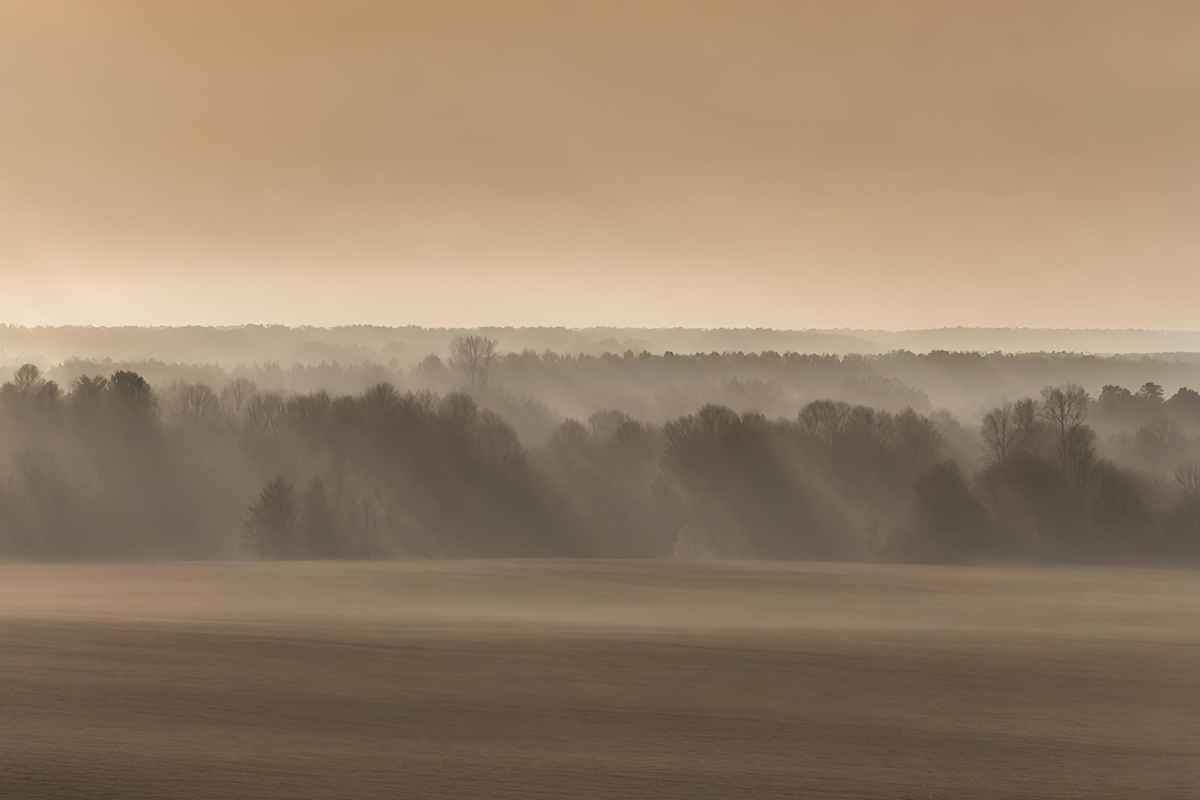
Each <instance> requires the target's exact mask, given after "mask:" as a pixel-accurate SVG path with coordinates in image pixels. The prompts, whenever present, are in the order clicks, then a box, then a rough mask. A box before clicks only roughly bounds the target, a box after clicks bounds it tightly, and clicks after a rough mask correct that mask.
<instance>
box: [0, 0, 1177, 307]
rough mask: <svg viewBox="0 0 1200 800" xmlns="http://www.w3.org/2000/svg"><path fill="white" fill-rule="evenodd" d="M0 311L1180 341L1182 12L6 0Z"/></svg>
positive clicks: (1107, 7) (434, 0)
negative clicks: (1056, 332) (986, 331)
mask: <svg viewBox="0 0 1200 800" xmlns="http://www.w3.org/2000/svg"><path fill="white" fill-rule="evenodd" d="M0 276H2V278H3V280H2V281H0V321H7V322H15V323H22V324H34V323H57V322H78V323H96V324H121V323H170V324H174V323H237V322H259V321H276V322H285V323H314V324H331V323H348V322H371V323H387V324H406V323H415V324H429V325H457V324H462V325H473V324H483V323H495V324H566V325H591V324H641V325H697V326H706V327H707V326H735V325H736V326H743V325H745V326H777V327H790V328H805V327H833V326H856V327H882V328H907V327H931V326H941V325H959V324H962V325H1042V326H1079V327H1082V326H1089V327H1091V326H1094V327H1153V328H1178V329H1195V328H1200V3H1198V2H1144V1H1143V0H1137V1H1136V2H1135V0H1120V2H1102V0H1079V1H1078V2H1053V0H1038V1H1037V2H1030V1H1027V0H1003V1H999V0H997V1H995V2H992V1H987V2H985V1H984V0H961V1H959V0H954V1H950V0H947V1H946V2H925V1H921V2H917V1H916V0H886V1H885V0H880V1H879V2H853V1H852V0H830V2H802V1H801V0H782V1H780V2H765V1H762V0H737V2H720V3H718V2H703V1H702V0H689V1H688V2H679V1H676V0H669V1H663V2H653V0H646V1H645V2H624V1H621V2H571V0H553V1H549V0H547V1H546V2H509V0H477V1H476V2H455V0H430V2H381V1H375V0H327V1H326V2H305V1H304V0H238V1H237V2H233V1H232V0H0Z"/></svg>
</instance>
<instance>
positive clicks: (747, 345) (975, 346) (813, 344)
mask: <svg viewBox="0 0 1200 800" xmlns="http://www.w3.org/2000/svg"><path fill="white" fill-rule="evenodd" d="M475 332H478V333H482V334H485V335H487V336H490V337H492V338H494V339H496V340H498V341H499V343H500V349H501V350H502V351H522V350H527V349H530V350H536V351H539V352H540V351H544V350H552V351H555V352H558V353H565V354H588V355H600V354H602V353H617V354H623V353H626V352H633V353H635V354H636V353H641V352H650V353H666V352H674V353H680V354H690V353H708V352H737V351H740V352H765V351H775V352H781V353H782V352H800V353H818V354H829V355H838V356H844V355H850V354H878V353H887V352H891V351H896V350H908V351H912V352H914V353H928V352H931V351H935V350H949V351H963V352H972V351H976V352H988V353H991V352H1004V353H1031V352H1073V353H1093V354H1098V355H1108V354H1132V355H1136V354H1163V353H1185V352H1186V353H1200V331H1153V330H1136V329H1131V330H1101V329H1081V330H1075V329H1066V328H964V327H958V328H931V329H926V330H910V331H883V330H865V329H826V330H776V329H771V328H621V327H592V328H566V327H512V328H508V327H480V328H425V327H417V326H405V327H388V326H379V325H343V326H336V327H310V326H302V327H288V326H283V325H240V326H224V327H205V326H180V327H147V328H141V327H132V326H129V327H89V326H75V325H68V326H61V327H49V326H47V327H32V328H29V327H21V326H11V325H3V324H0V365H3V364H11V363H13V362H14V361H19V360H22V359H27V360H34V361H40V362H43V363H46V362H50V363H53V362H58V361H62V360H63V359H66V358H71V357H79V358H90V359H104V358H112V359H116V360H120V359H158V360H162V361H180V362H191V363H199V362H220V363H225V364H233V363H250V362H264V361H279V362H282V363H291V362H293V361H298V360H299V361H320V360H329V361H334V360H343V361H344V360H363V359H369V360H376V361H383V362H387V361H390V360H392V359H395V360H396V361H397V362H399V363H402V364H411V363H415V362H416V361H418V360H420V359H421V358H423V357H424V356H426V355H428V354H429V353H438V354H444V353H445V352H446V349H447V346H448V344H449V341H450V340H451V339H452V338H453V337H455V336H457V335H460V334H463V333H475Z"/></svg>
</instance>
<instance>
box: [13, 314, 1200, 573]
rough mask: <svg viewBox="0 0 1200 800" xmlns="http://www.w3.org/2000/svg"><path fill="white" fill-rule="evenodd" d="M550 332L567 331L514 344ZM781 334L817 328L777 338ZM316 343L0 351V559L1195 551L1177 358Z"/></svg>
mask: <svg viewBox="0 0 1200 800" xmlns="http://www.w3.org/2000/svg"><path fill="white" fill-rule="evenodd" d="M402 332H406V333H409V334H410V335H411V336H412V338H414V339H416V340H418V341H420V340H421V339H422V338H424V339H425V340H432V341H438V340H439V337H443V336H444V333H443V332H440V331H424V330H421V329H416V330H409V331H402ZM9 333H10V335H11V334H12V331H11V330H10V331H9ZM23 333H25V334H26V335H28V336H30V337H33V336H36V335H40V336H41V337H43V338H53V337H54V335H55V334H59V333H60V332H58V331H54V330H49V331H23ZM133 333H135V332H132V331H104V332H102V334H103V335H105V336H109V337H114V338H121V337H122V336H123V337H124V338H125V339H127V340H128V342H127V344H126V346H127V347H142V348H153V347H162V346H164V341H163V340H165V339H176V340H179V341H177V342H176V346H183V344H182V343H181V342H187V341H192V342H200V341H207V342H208V343H209V346H212V343H213V342H214V341H220V340H221V339H223V338H224V337H227V336H230V335H234V334H238V335H240V336H242V337H245V338H246V339H247V340H248V341H247V346H248V347H262V346H264V340H265V342H266V343H271V344H274V345H275V346H276V347H278V346H280V345H279V343H280V342H286V341H287V340H288V339H289V338H295V337H296V336H297V335H299V336H304V337H320V336H321V335H323V334H325V333H327V332H323V331H318V330H304V331H299V332H297V331H291V330H288V329H273V328H266V329H263V328H248V329H243V330H241V331H227V330H221V331H207V330H199V331H173V330H168V331H145V332H140V337H139V336H134V335H133ZM336 333H339V332H335V334H336ZM373 333H374V334H376V335H377V334H378V333H379V332H378V331H374V332H373ZM393 333H396V332H393ZM651 334H652V332H647V331H616V332H615V335H614V336H613V337H612V338H613V339H614V341H625V342H635V341H637V340H638V337H639V336H647V335H651ZM71 335H75V332H74V331H71V330H69V329H68V330H67V331H66V332H65V333H61V336H63V337H66V339H67V340H69V338H70V336H71ZM556 335H557V337H558V338H559V339H563V338H568V337H569V336H571V335H575V336H582V335H583V334H581V333H579V332H570V331H559V332H557V334H555V332H549V333H547V332H542V331H515V332H513V333H512V334H511V336H512V338H513V339H514V340H515V341H521V340H522V339H524V340H526V341H528V340H530V339H536V338H537V337H539V336H541V337H543V338H546V339H551V338H554V337H555V336H556ZM662 335H663V336H666V337H673V338H674V339H675V340H676V341H683V340H687V339H691V340H692V341H693V342H702V341H704V340H705V339H706V338H712V337H714V336H724V337H726V338H729V339H737V338H739V337H740V338H743V339H747V340H753V339H759V340H769V339H771V338H777V339H786V338H787V337H788V336H789V334H786V333H781V332H770V331H744V332H739V331H728V332H705V331H675V332H667V333H664V334H662ZM806 335H812V336H823V335H824V334H820V335H818V334H791V336H792V337H793V338H794V337H797V336H801V337H802V336H806ZM334 338H335V341H333V342H326V341H322V340H321V339H320V338H309V339H308V340H306V341H304V342H302V343H300V344H297V345H295V353H294V355H293V358H294V359H296V360H292V361H291V362H289V363H287V364H286V366H285V364H284V363H280V362H278V361H266V362H256V361H253V360H251V359H248V358H244V357H243V358H240V359H238V358H235V359H234V360H232V362H231V363H227V364H221V363H219V362H207V363H205V362H201V363H180V362H165V361H159V360H141V361H114V360H111V359H96V358H79V357H68V358H66V359H64V360H63V361H61V362H58V363H56V364H53V365H49V366H48V367H47V368H46V370H45V371H44V372H43V371H42V369H41V368H39V367H38V366H37V365H36V364H34V363H32V362H26V363H24V364H22V365H21V366H19V367H15V368H14V367H11V366H9V367H7V368H6V373H7V377H8V380H7V381H6V382H5V383H3V385H2V386H0V414H2V416H0V426H3V431H4V434H5V435H4V438H3V440H0V441H2V442H3V444H0V459H2V460H0V464H3V472H2V473H0V475H2V477H3V481H2V482H0V487H3V493H2V494H0V519H2V520H3V528H2V529H0V548H2V550H0V552H3V553H5V554H6V555H8V556H10V557H13V558H20V559H34V560H39V559H50V560H75V559H85V560H94V559H100V560H106V559H120V558H235V557H249V558H347V557H350V558H438V557H457V558H474V557H493V556H608V557H728V558H789V559H833V560H849V561H918V562H921V561H925V562H929V561H932V562H939V563H940V562H953V563H972V562H993V561H1013V562H1040V561H1051V562H1064V561H1065V562H1075V563H1143V564H1155V563H1178V562H1179V561H1180V560H1184V561H1189V560H1191V559H1194V558H1195V557H1196V556H1197V555H1198V554H1200V537H1198V536H1197V534H1196V532H1197V530H1198V529H1200V484H1198V481H1200V467H1198V466H1197V464H1198V463H1200V393H1197V392H1196V391H1195V390H1193V389H1191V388H1189V385H1188V384H1191V385H1194V386H1200V361H1198V360H1197V359H1196V358H1194V357H1190V356H1188V355H1186V354H1174V355H1157V356H1152V355H1137V356H1131V355H1108V356H1093V355H1079V354H1070V353H1057V354H1048V353H1025V354H1004V353H991V354H981V353H973V352H949V351H944V350H937V351H930V352H928V353H922V354H916V353H911V352H908V351H893V352H890V353H883V354H854V353H851V354H845V355H836V354H814V353H799V352H795V351H785V352H782V353H780V352H776V351H771V350H767V351H748V352H747V351H725V352H720V353H718V352H698V353H693V354H686V353H674V352H664V353H661V354H655V353H652V352H649V351H647V350H640V351H636V352H635V351H634V350H632V349H626V350H624V351H623V352H619V353H618V352H607V351H601V352H599V353H560V352H555V351H553V350H548V349H545V350H541V351H537V350H534V349H532V348H526V349H523V350H520V351H517V352H513V351H508V352H505V351H503V350H502V349H501V345H500V343H499V340H497V339H492V338H490V337H489V336H487V335H486V334H484V333H458V334H456V335H453V336H451V337H450V338H449V339H448V340H446V342H445V345H444V347H441V348H438V349H437V350H434V351H431V352H424V353H421V352H420V351H415V350H413V349H412V347H416V346H418V345H412V346H411V347H410V346H408V345H406V344H404V343H402V342H399V341H396V340H393V341H391V342H390V343H389V344H387V345H384V346H383V347H382V348H380V349H374V348H372V347H370V346H368V345H365V344H361V343H360V344H358V345H356V346H351V344H349V343H347V342H346V341H345V340H344V339H343V340H341V341H338V340H337V337H336V335H335V337H334ZM226 346H227V345H226ZM598 346H599V345H598ZM389 348H390V350H391V351H392V352H396V353H397V355H394V356H391V357H387V351H388V350H389ZM339 355H340V356H343V357H345V356H350V357H351V358H349V359H347V360H346V361H345V363H343V361H342V360H340V359H339V358H337V356H339ZM401 355H403V357H404V358H403V361H402V360H401ZM302 356H303V357H306V358H304V360H299V357H302ZM9 357H10V358H11V359H12V360H13V361H14V362H16V361H22V360H23V358H24V357H23V356H22V355H20V354H19V353H13V354H9ZM384 358H387V361H386V363H383V359H384Z"/></svg>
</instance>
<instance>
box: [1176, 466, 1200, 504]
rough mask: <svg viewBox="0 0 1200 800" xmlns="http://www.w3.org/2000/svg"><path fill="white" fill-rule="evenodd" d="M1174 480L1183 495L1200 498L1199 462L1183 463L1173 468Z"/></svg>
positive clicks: (1189, 497)
mask: <svg viewBox="0 0 1200 800" xmlns="http://www.w3.org/2000/svg"><path fill="white" fill-rule="evenodd" d="M1175 481H1176V482H1177V483H1178V484H1179V488H1181V489H1183V495H1184V497H1186V498H1188V499H1189V500H1200V464H1195V463H1193V464H1185V465H1183V466H1182V467H1180V468H1179V469H1177V470H1175Z"/></svg>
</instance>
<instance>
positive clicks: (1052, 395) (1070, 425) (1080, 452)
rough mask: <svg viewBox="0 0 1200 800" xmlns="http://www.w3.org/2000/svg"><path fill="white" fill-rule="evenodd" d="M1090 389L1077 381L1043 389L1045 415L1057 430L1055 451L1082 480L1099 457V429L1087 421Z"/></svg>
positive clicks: (1070, 473)
mask: <svg viewBox="0 0 1200 800" xmlns="http://www.w3.org/2000/svg"><path fill="white" fill-rule="evenodd" d="M1090 400H1091V398H1090V397H1088V393H1087V390H1086V389H1084V388H1083V387H1082V386H1079V385H1078V384H1074V383H1068V384H1065V385H1063V386H1047V387H1046V388H1045V389H1043V390H1042V417H1043V419H1045V420H1046V422H1047V423H1048V424H1049V425H1050V429H1051V431H1052V432H1053V433H1054V451H1055V454H1056V455H1057V456H1058V460H1059V463H1060V464H1061V466H1062V468H1063V472H1064V473H1066V475H1067V477H1068V478H1070V479H1071V480H1073V481H1075V482H1076V483H1081V482H1082V481H1083V479H1084V478H1085V477H1086V476H1087V471H1088V470H1089V469H1090V467H1091V464H1092V462H1093V461H1094V459H1095V441H1096V433H1095V431H1093V430H1092V429H1091V428H1089V427H1087V426H1086V425H1084V424H1083V423H1084V420H1086V419H1087V408H1088V402H1089V401H1090Z"/></svg>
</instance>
